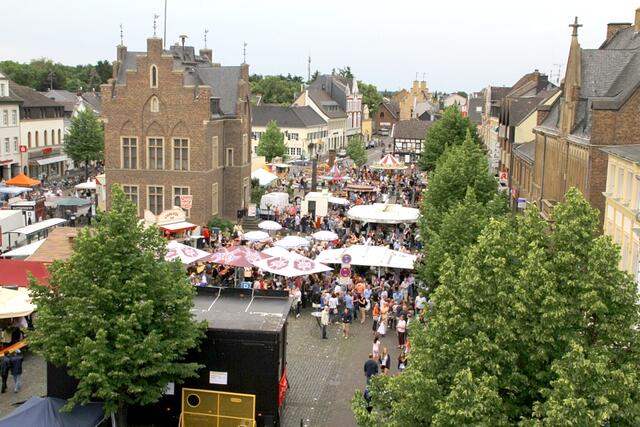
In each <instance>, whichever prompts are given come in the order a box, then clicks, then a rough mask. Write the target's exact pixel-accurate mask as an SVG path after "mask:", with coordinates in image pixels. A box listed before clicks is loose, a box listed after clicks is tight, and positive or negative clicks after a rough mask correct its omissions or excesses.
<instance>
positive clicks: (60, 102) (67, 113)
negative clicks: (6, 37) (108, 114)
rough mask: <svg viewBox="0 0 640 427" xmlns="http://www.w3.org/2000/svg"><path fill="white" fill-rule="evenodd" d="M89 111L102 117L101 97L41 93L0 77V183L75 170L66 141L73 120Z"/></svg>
mask: <svg viewBox="0 0 640 427" xmlns="http://www.w3.org/2000/svg"><path fill="white" fill-rule="evenodd" d="M87 108H89V109H92V110H93V111H94V112H96V113H98V114H99V111H100V98H99V94H96V93H94V92H89V93H79V94H75V93H71V92H69V91H64V90H50V91H48V92H37V91H35V90H33V89H31V88H29V87H25V86H21V85H18V84H16V83H14V82H13V81H11V80H9V79H8V78H7V77H6V76H5V75H3V74H2V73H0V180H6V179H9V178H12V177H14V176H16V175H18V174H19V173H25V174H27V175H30V176H34V177H40V178H43V177H52V176H57V175H62V174H64V172H65V171H66V170H68V169H69V168H73V166H74V165H73V162H72V160H71V159H70V158H69V157H68V156H67V155H66V154H65V153H64V150H63V144H64V138H65V135H66V133H67V131H68V129H69V126H70V125H71V118H72V117H73V116H74V115H76V114H78V112H79V111H82V110H84V109H87Z"/></svg>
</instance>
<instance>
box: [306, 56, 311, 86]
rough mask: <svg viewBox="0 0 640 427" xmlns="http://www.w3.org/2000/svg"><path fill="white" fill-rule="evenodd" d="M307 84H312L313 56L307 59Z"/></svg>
mask: <svg viewBox="0 0 640 427" xmlns="http://www.w3.org/2000/svg"><path fill="white" fill-rule="evenodd" d="M307 82H311V55H309V59H307Z"/></svg>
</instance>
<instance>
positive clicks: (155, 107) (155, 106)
mask: <svg viewBox="0 0 640 427" xmlns="http://www.w3.org/2000/svg"><path fill="white" fill-rule="evenodd" d="M150 108H151V112H152V113H159V112H160V101H158V97H157V96H154V97H152V98H151V107H150Z"/></svg>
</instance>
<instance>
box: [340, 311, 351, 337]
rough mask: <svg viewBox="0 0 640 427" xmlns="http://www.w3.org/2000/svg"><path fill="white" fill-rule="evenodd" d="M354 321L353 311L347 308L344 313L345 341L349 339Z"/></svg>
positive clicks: (343, 328)
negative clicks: (350, 328)
mask: <svg viewBox="0 0 640 427" xmlns="http://www.w3.org/2000/svg"><path fill="white" fill-rule="evenodd" d="M352 321H353V316H352V315H351V311H350V310H349V309H348V308H345V309H344V312H343V313H342V330H343V333H344V339H345V340H346V339H347V338H349V327H350V326H351V322H352Z"/></svg>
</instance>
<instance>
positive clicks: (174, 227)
mask: <svg viewBox="0 0 640 427" xmlns="http://www.w3.org/2000/svg"><path fill="white" fill-rule="evenodd" d="M159 227H160V229H161V230H164V231H168V232H170V233H177V232H180V231H186V230H194V229H195V228H196V227H197V225H195V224H192V223H190V222H188V221H178V222H172V223H171V224H164V225H160V226H159Z"/></svg>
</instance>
